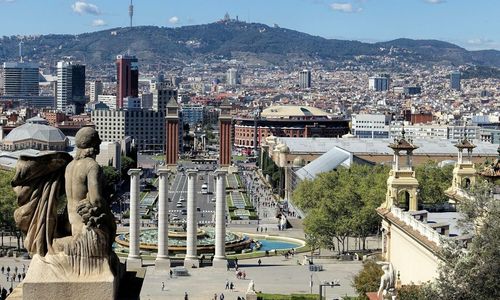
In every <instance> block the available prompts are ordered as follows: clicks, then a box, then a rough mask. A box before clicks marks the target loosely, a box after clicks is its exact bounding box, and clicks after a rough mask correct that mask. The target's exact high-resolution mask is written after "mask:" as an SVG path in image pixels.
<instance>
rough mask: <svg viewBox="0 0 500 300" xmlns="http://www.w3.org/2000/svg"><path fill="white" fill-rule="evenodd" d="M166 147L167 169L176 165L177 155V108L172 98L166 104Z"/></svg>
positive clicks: (175, 101)
mask: <svg viewBox="0 0 500 300" xmlns="http://www.w3.org/2000/svg"><path fill="white" fill-rule="evenodd" d="M165 118H166V126H167V127H166V130H165V132H166V134H167V138H166V147H165V164H166V165H167V166H169V167H175V166H176V165H177V157H178V155H179V106H178V105H177V100H176V99H175V98H174V97H172V98H170V101H168V103H167V112H166V117H165Z"/></svg>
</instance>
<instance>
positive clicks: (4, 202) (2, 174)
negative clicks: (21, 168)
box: [0, 170, 17, 226]
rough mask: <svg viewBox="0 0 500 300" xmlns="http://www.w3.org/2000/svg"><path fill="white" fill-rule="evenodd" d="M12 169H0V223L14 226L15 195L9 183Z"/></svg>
mask: <svg viewBox="0 0 500 300" xmlns="http://www.w3.org/2000/svg"><path fill="white" fill-rule="evenodd" d="M14 174H15V172H14V171H4V170H0V225H7V226H14V210H15V209H16V207H17V197H16V194H15V193H14V190H13V189H12V186H11V185H10V182H11V180H12V178H14Z"/></svg>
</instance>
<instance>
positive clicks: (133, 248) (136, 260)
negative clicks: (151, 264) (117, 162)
mask: <svg viewBox="0 0 500 300" xmlns="http://www.w3.org/2000/svg"><path fill="white" fill-rule="evenodd" d="M127 174H128V175H130V222H129V252H128V257H127V270H134V269H138V268H141V267H142V258H141V253H140V250H139V233H140V231H141V228H140V221H139V201H140V199H139V192H140V186H139V179H140V178H141V175H142V170H141V169H130V170H128V173H127Z"/></svg>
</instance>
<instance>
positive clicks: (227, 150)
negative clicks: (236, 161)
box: [219, 99, 232, 167]
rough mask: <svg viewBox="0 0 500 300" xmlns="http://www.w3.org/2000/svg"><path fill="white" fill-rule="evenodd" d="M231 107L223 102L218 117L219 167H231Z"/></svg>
mask: <svg viewBox="0 0 500 300" xmlns="http://www.w3.org/2000/svg"><path fill="white" fill-rule="evenodd" d="M231 121H232V117H231V105H230V104H229V102H228V101H227V99H226V100H224V102H222V104H221V106H220V115H219V165H220V167H229V166H230V165H231V154H232V147H231Z"/></svg>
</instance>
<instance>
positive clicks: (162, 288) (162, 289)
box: [161, 281, 165, 292]
mask: <svg viewBox="0 0 500 300" xmlns="http://www.w3.org/2000/svg"><path fill="white" fill-rule="evenodd" d="M164 290H165V282H163V281H162V282H161V291H162V292H163V291H164Z"/></svg>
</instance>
